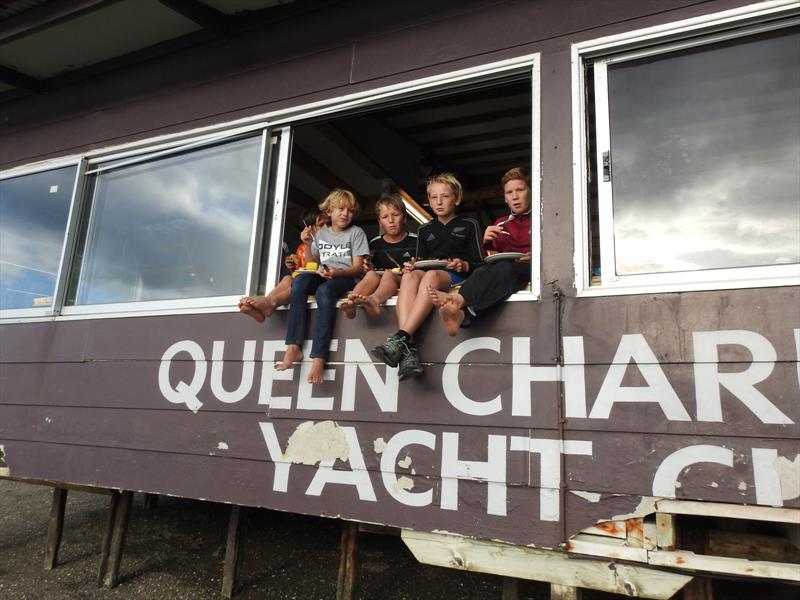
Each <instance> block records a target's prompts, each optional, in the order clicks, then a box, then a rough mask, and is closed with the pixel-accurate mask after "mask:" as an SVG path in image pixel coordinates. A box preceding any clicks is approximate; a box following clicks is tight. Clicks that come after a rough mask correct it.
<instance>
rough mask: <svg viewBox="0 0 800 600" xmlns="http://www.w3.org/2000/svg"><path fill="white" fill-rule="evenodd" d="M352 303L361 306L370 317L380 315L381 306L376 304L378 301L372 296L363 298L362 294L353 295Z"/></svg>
mask: <svg viewBox="0 0 800 600" xmlns="http://www.w3.org/2000/svg"><path fill="white" fill-rule="evenodd" d="M353 302H355V303H356V305H361V306H363V307H364V310H365V311H367V314H368V315H369V316H370V317H373V318H375V317H379V316H380V314H381V305H380V304H378V301H377V300H376V299H375V297H374V296H372V295H369V296H364V295H363V294H354V295H353Z"/></svg>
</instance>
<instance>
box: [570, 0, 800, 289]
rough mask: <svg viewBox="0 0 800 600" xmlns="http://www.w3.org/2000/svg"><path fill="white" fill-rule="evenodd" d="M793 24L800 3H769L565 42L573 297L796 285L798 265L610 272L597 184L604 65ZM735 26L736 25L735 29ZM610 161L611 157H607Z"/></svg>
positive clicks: (605, 136)
mask: <svg viewBox="0 0 800 600" xmlns="http://www.w3.org/2000/svg"><path fill="white" fill-rule="evenodd" d="M798 23H800V2H797V1H796V0H792V1H786V0H776V1H773V2H765V3H763V4H759V5H752V6H746V7H743V8H739V9H735V10H729V11H725V12H719V13H714V14H710V15H705V16H703V17H697V18H693V19H688V20H685V21H679V22H675V23H670V24H667V25H660V26H657V27H650V28H647V29H641V30H636V31H631V32H627V33H624V34H620V35H614V36H608V37H604V38H599V39H596V40H589V41H586V42H580V43H576V44H573V45H572V102H573V104H572V127H573V159H574V160H573V190H574V209H575V256H574V266H575V287H576V289H577V295H578V296H607V295H622V294H646V293H653V292H673V291H696V290H697V291H699V290H716V289H737V288H753V287H775V286H787V285H800V264H797V263H795V264H789V265H765V266H755V267H730V268H722V269H705V270H698V271H682V272H670V273H653V274H637V275H623V276H617V275H614V273H615V272H616V256H615V247H614V230H613V227H614V220H613V198H612V189H611V185H612V184H611V182H610V181H609V182H604V181H602V168H601V165H602V160H603V153H604V152H606V151H608V150H610V140H609V126H610V123H609V111H608V87H607V79H606V74H607V68H608V65H611V64H614V63H618V62H625V61H629V60H634V59H637V58H641V57H645V56H651V55H656V54H665V53H668V52H671V51H675V50H680V49H684V48H690V47H698V46H704V45H707V44H710V43H714V42H718V41H722V40H727V39H734V38H742V37H747V36H752V35H754V34H757V33H761V32H764V31H771V30H777V29H782V28H784V27H789V26H792V25H797V24H798ZM734 28H735V29H734ZM588 59H593V62H592V65H591V68H592V69H593V73H594V78H595V80H594V93H595V121H594V124H595V142H596V153H595V156H593V157H591V159H592V160H593V161H594V163H595V164H596V165H597V167H598V168H597V170H596V172H597V179H598V182H597V188H598V213H599V214H598V217H599V228H600V262H601V264H600V270H601V273H602V274H609V273H610V274H612V275H611V276H610V277H609V276H607V275H603V277H602V281H601V283H600V285H592V284H591V281H592V277H591V264H590V256H589V253H590V248H589V238H588V235H589V232H590V229H591V223H590V220H589V197H588V188H589V184H588V173H589V164H588V161H589V159H588V158H587V154H588V153H587V148H588V145H587V144H588V131H587V127H588V123H587V118H588V116H587V111H586V95H585V92H584V90H585V85H586V82H585V80H584V69H585V68H586V61H587V60H588ZM612 160H613V157H612Z"/></svg>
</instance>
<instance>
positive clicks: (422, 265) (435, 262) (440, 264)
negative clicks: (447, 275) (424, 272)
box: [414, 258, 447, 269]
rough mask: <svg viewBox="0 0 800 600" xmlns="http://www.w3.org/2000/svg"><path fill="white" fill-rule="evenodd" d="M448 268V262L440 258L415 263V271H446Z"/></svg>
mask: <svg viewBox="0 0 800 600" xmlns="http://www.w3.org/2000/svg"><path fill="white" fill-rule="evenodd" d="M445 267H447V261H446V260H441V259H438V258H432V259H426V260H418V261H417V262H415V263H414V268H415V269H444V268H445Z"/></svg>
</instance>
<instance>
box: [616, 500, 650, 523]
mask: <svg viewBox="0 0 800 600" xmlns="http://www.w3.org/2000/svg"><path fill="white" fill-rule="evenodd" d="M654 512H656V498H655V497H653V496H642V499H641V500H640V501H639V505H638V506H637V507H636V508H634V509H633V512H630V513H628V514H625V515H616V516H613V517H611V520H612V521H624V520H625V519H639V518H641V517H645V516H647V515H649V514H651V513H654Z"/></svg>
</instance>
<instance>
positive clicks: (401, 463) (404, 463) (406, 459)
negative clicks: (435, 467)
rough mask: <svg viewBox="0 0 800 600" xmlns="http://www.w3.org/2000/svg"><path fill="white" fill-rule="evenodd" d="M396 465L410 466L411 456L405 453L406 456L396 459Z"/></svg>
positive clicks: (405, 467)
mask: <svg viewBox="0 0 800 600" xmlns="http://www.w3.org/2000/svg"><path fill="white" fill-rule="evenodd" d="M397 466H398V467H403V468H404V469H407V468H408V467H410V466H411V457H410V456H408V455H407V454H406V457H405V458H404V459H403V460H400V461H397Z"/></svg>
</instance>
